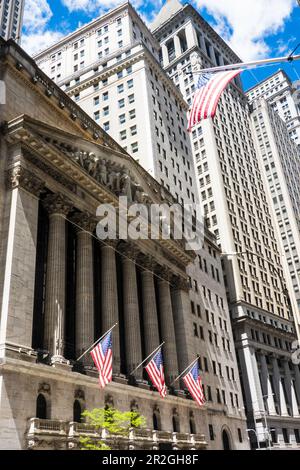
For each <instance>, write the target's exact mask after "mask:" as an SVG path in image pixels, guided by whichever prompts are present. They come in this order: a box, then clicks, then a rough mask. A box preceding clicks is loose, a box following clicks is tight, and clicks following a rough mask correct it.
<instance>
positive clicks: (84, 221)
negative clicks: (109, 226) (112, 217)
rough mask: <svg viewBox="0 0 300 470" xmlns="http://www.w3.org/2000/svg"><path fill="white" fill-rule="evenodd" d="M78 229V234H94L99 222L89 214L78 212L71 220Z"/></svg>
mask: <svg viewBox="0 0 300 470" xmlns="http://www.w3.org/2000/svg"><path fill="white" fill-rule="evenodd" d="M71 221H72V222H74V224H75V225H76V228H77V232H79V233H80V232H90V233H92V232H94V230H95V228H96V225H97V220H96V219H95V218H94V217H93V216H91V215H90V214H89V213H88V212H77V213H76V214H74V215H73V216H72V218H71Z"/></svg>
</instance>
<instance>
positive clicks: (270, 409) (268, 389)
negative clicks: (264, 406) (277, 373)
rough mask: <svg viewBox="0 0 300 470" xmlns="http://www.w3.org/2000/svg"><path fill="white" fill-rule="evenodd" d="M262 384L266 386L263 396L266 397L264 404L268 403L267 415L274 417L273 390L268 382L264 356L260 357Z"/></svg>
mask: <svg viewBox="0 0 300 470" xmlns="http://www.w3.org/2000/svg"><path fill="white" fill-rule="evenodd" d="M260 363H261V373H262V382H263V384H264V385H265V386H266V388H265V390H264V394H265V395H267V397H266V402H267V403H268V413H269V415H276V408H275V402H274V397H273V390H272V386H271V382H270V377H269V371H268V366H267V361H266V356H265V354H261V355H260Z"/></svg>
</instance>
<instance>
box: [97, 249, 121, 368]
mask: <svg viewBox="0 0 300 470" xmlns="http://www.w3.org/2000/svg"><path fill="white" fill-rule="evenodd" d="M115 247H116V242H115V241H108V240H106V241H105V244H104V243H103V245H102V247H101V315H102V322H101V323H102V331H103V332H105V331H107V330H109V329H110V328H111V327H112V326H113V325H114V324H115V323H118V322H119V305H118V285H117V267H116V254H115ZM112 338H113V355H114V358H113V359H114V360H113V373H114V375H119V374H120V364H121V359H120V326H119V324H118V325H117V326H116V327H115V328H114V329H113V333H112Z"/></svg>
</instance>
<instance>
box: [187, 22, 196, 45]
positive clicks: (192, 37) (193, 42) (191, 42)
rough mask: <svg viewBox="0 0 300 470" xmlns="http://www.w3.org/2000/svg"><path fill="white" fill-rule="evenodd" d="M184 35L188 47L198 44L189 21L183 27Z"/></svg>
mask: <svg viewBox="0 0 300 470" xmlns="http://www.w3.org/2000/svg"><path fill="white" fill-rule="evenodd" d="M185 36H186V42H187V47H188V49H190V48H191V47H194V46H197V45H198V40H197V34H196V31H195V28H194V26H193V24H192V23H191V22H189V23H188V24H187V25H186V27H185Z"/></svg>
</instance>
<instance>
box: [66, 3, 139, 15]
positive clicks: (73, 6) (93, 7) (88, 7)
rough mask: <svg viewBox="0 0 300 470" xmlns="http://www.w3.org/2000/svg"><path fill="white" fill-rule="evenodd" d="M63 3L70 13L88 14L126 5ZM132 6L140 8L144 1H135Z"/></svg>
mask: <svg viewBox="0 0 300 470" xmlns="http://www.w3.org/2000/svg"><path fill="white" fill-rule="evenodd" d="M62 3H63V4H64V5H65V6H66V7H67V8H68V10H69V11H70V12H73V11H78V10H84V11H88V12H95V13H98V14H99V13H102V12H103V11H107V10H109V9H111V8H115V7H117V6H118V5H121V4H122V3H124V2H123V1H122V0H62ZM131 3H132V5H133V6H134V7H136V8H138V7H139V6H140V5H142V3H143V2H142V0H133V1H132V2H131Z"/></svg>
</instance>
